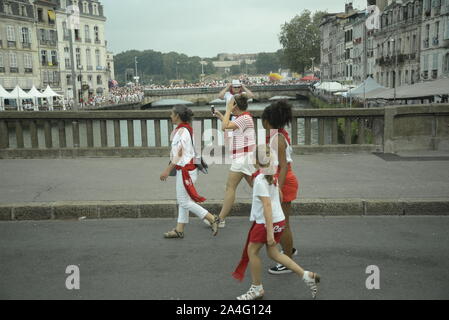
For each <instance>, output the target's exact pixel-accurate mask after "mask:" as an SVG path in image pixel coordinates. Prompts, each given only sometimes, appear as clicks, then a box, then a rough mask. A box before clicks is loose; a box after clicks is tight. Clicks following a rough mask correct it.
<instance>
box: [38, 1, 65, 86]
mask: <svg viewBox="0 0 449 320" xmlns="http://www.w3.org/2000/svg"><path fill="white" fill-rule="evenodd" d="M57 6H58V4H57V1H56V0H37V1H34V13H35V27H36V29H35V32H36V35H37V39H38V42H37V47H38V56H39V68H40V79H41V81H40V83H39V85H36V87H40V88H45V87H47V86H50V87H51V88H52V89H53V90H55V91H58V92H61V89H62V88H61V72H60V71H61V69H60V67H61V66H60V61H59V54H58V30H57V29H56V11H55V10H56V8H57Z"/></svg>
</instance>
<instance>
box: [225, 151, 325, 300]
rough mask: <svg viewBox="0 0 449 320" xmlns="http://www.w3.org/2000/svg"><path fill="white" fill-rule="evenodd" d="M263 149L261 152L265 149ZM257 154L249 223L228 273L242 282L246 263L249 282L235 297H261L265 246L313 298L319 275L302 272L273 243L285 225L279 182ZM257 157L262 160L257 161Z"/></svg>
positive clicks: (269, 162) (265, 159)
mask: <svg viewBox="0 0 449 320" xmlns="http://www.w3.org/2000/svg"><path fill="white" fill-rule="evenodd" d="M263 149H265V148H263ZM261 151H262V150H261ZM263 151H264V152H263V153H265V150H263ZM257 156H258V157H257V165H258V166H259V167H260V170H259V171H257V172H256V174H255V179H254V188H253V201H252V206H251V217H250V221H252V222H253V225H252V227H251V229H250V231H249V234H248V238H247V240H246V245H245V248H244V250H243V254H242V258H241V260H240V263H239V264H238V266H237V268H236V269H235V271H234V273H233V274H232V275H233V277H234V278H235V279H237V280H239V281H242V280H243V278H244V276H245V272H246V269H247V267H248V266H249V267H250V271H251V279H252V285H251V287H250V289H249V290H248V292H246V293H245V294H243V295H241V296H239V297H237V299H238V300H259V299H262V298H263V296H264V294H265V291H264V288H263V286H262V280H261V274H262V262H261V259H260V257H259V252H260V249H262V248H263V247H264V246H266V249H267V253H268V257H269V258H271V259H272V260H274V261H275V262H277V263H280V264H283V265H285V266H286V267H288V268H289V269H290V270H292V271H293V272H295V273H296V274H297V275H298V276H299V279H300V280H302V281H304V283H305V284H306V285H307V287H308V288H309V289H310V291H311V293H312V297H313V298H315V297H316V294H317V291H318V285H317V284H318V283H319V282H320V276H319V275H317V274H316V273H313V272H310V271H305V270H304V269H303V268H301V267H300V266H299V265H298V264H296V263H295V262H294V261H293V260H292V259H291V258H289V257H288V256H287V255H285V254H282V253H280V252H279V249H278V248H277V246H276V244H277V243H279V241H280V239H281V237H282V234H283V232H284V228H285V215H284V212H283V211H282V207H281V203H280V192H279V181H278V179H277V174H276V171H277V166H276V165H275V164H274V161H273V158H272V157H271V156H261V157H260V158H259V156H260V154H259V153H257ZM259 159H261V160H262V161H259Z"/></svg>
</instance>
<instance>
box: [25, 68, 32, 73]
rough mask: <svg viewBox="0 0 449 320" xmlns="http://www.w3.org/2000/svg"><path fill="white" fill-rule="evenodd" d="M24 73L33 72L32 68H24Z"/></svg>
mask: <svg viewBox="0 0 449 320" xmlns="http://www.w3.org/2000/svg"><path fill="white" fill-rule="evenodd" d="M25 73H33V68H25Z"/></svg>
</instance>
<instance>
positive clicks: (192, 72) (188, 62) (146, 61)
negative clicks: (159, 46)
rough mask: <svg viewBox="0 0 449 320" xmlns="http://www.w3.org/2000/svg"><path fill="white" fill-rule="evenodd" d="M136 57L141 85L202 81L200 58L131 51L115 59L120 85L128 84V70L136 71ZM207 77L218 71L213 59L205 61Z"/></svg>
mask: <svg viewBox="0 0 449 320" xmlns="http://www.w3.org/2000/svg"><path fill="white" fill-rule="evenodd" d="M135 57H137V62H138V65H137V69H138V71H137V72H138V76H140V77H141V83H144V84H149V83H159V84H168V83H169V81H170V80H174V79H177V78H179V79H184V80H187V81H188V82H197V81H199V79H200V75H201V72H202V67H201V63H200V61H202V59H201V58H200V57H188V56H187V55H185V54H179V53H176V52H169V53H161V52H157V51H153V50H146V51H137V50H130V51H125V52H122V53H119V54H117V55H116V56H115V57H114V64H115V75H116V79H117V80H118V81H119V82H120V84H124V83H126V79H125V73H126V69H133V70H135ZM204 61H205V62H206V63H207V64H206V65H205V66H204V73H205V74H206V75H210V74H214V73H215V72H216V69H215V67H214V65H213V64H212V59H204Z"/></svg>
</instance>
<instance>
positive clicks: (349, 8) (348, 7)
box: [345, 2, 354, 14]
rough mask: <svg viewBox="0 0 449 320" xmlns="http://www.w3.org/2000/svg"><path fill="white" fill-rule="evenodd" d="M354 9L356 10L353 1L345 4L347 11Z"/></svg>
mask: <svg viewBox="0 0 449 320" xmlns="http://www.w3.org/2000/svg"><path fill="white" fill-rule="evenodd" d="M352 11H354V7H353V6H352V2H349V3H347V4H345V13H346V14H348V13H351V12H352Z"/></svg>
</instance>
